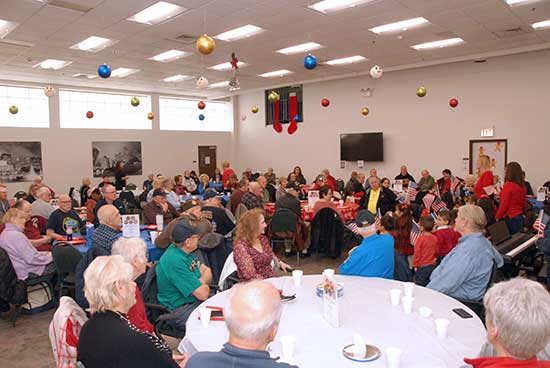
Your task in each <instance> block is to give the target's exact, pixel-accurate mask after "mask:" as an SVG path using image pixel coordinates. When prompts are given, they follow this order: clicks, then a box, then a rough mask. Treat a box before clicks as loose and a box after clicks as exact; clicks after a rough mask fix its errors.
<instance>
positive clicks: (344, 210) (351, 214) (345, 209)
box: [264, 201, 359, 221]
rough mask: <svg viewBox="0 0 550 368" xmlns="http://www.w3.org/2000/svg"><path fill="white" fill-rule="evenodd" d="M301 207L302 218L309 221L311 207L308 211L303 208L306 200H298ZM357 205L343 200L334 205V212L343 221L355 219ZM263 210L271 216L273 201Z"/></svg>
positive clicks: (273, 210) (311, 212) (311, 217)
mask: <svg viewBox="0 0 550 368" xmlns="http://www.w3.org/2000/svg"><path fill="white" fill-rule="evenodd" d="M300 206H301V207H302V219H303V220H304V221H311V220H312V219H313V208H308V211H306V210H305V209H304V207H305V206H307V201H300ZM358 209H359V205H358V204H357V203H349V202H345V203H344V205H343V206H342V207H340V205H339V204H337V205H336V212H338V213H339V214H340V216H342V218H343V219H344V221H350V220H353V219H355V215H356V214H357V210H358ZM264 210H265V212H266V213H267V214H268V215H269V216H273V214H274V213H275V203H266V204H264Z"/></svg>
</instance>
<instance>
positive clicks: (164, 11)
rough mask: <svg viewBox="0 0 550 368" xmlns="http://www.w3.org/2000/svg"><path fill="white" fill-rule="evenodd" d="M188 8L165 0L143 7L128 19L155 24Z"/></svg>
mask: <svg viewBox="0 0 550 368" xmlns="http://www.w3.org/2000/svg"><path fill="white" fill-rule="evenodd" d="M187 10H189V9H187V8H184V7H182V6H179V5H175V4H171V3H167V2H165V1H159V2H158V3H155V4H153V5H151V6H150V7H148V8H145V9H143V10H142V11H140V12H139V13H137V14H134V15H133V16H131V17H130V18H128V19H127V20H131V21H134V22H138V23H143V24H149V25H155V24H159V23H162V22H164V21H165V20H167V19H170V18H173V17H175V16H177V15H180V14H182V13H184V12H186V11H187Z"/></svg>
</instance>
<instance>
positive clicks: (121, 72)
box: [111, 68, 139, 78]
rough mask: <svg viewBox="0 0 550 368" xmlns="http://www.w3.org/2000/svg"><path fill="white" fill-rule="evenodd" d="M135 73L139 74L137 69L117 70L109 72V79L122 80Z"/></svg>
mask: <svg viewBox="0 0 550 368" xmlns="http://www.w3.org/2000/svg"><path fill="white" fill-rule="evenodd" d="M137 72H139V69H130V68H118V69H115V70H113V71H112V72H111V77H118V78H124V77H127V76H129V75H131V74H134V73H137Z"/></svg>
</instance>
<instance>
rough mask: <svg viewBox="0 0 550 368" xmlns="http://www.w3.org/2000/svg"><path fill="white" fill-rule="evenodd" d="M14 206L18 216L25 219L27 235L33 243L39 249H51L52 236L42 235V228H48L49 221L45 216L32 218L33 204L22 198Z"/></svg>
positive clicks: (25, 232)
mask: <svg viewBox="0 0 550 368" xmlns="http://www.w3.org/2000/svg"><path fill="white" fill-rule="evenodd" d="M13 208H15V209H17V211H18V212H19V214H18V216H19V217H22V218H24V219H25V229H24V230H23V232H24V234H25V236H26V237H27V238H28V239H29V240H30V242H31V244H32V245H33V246H34V247H35V248H36V249H37V250H39V251H51V247H50V243H51V242H52V240H53V239H52V237H51V236H49V235H42V234H41V233H40V229H42V228H46V225H47V221H46V220H45V219H44V218H34V219H33V218H32V206H31V204H30V203H29V202H27V201H26V200H24V199H21V200H19V201H17V202H15V204H14V205H13Z"/></svg>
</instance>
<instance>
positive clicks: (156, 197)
mask: <svg viewBox="0 0 550 368" xmlns="http://www.w3.org/2000/svg"><path fill="white" fill-rule="evenodd" d="M157 215H162V217H163V221H164V222H163V223H164V224H168V223H169V222H170V221H172V220H173V219H175V218H178V217H179V215H180V214H179V212H178V211H177V210H176V209H175V208H174V206H172V205H171V204H170V203H168V201H167V200H166V192H165V191H164V190H162V189H160V188H159V189H155V190H154V191H153V200H152V201H151V202H149V203H147V204H146V205H145V207H143V219H144V220H145V223H146V224H156V223H157Z"/></svg>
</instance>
